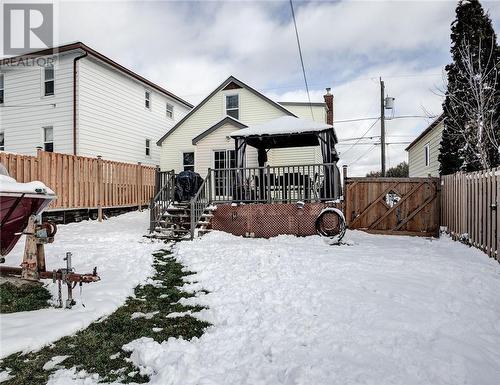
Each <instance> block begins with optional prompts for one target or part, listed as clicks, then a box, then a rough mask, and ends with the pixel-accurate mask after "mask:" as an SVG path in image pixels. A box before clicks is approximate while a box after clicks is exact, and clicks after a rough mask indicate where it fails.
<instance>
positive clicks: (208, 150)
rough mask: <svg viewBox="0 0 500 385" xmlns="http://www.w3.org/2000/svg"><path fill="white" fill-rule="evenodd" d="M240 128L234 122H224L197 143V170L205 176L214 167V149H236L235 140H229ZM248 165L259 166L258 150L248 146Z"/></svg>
mask: <svg viewBox="0 0 500 385" xmlns="http://www.w3.org/2000/svg"><path fill="white" fill-rule="evenodd" d="M237 129H238V128H237V127H235V126H233V125H232V124H224V125H223V126H221V127H219V128H218V129H217V130H215V131H214V132H212V133H211V134H210V135H207V136H206V137H204V138H203V139H202V140H200V141H199V142H198V143H196V152H195V164H196V166H195V171H196V172H197V173H199V174H200V175H202V176H203V177H205V175H206V174H207V170H208V169H209V168H214V151H217V150H234V140H233V139H230V140H227V137H228V136H229V134H231V132H233V131H236V130H237ZM246 165H247V167H258V165H259V163H258V161H257V150H256V149H255V148H253V147H250V146H248V147H247V150H246Z"/></svg>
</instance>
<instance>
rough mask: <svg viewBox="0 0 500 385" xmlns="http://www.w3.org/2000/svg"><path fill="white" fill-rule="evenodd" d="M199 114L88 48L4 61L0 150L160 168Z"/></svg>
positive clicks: (0, 84)
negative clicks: (164, 144)
mask: <svg viewBox="0 0 500 385" xmlns="http://www.w3.org/2000/svg"><path fill="white" fill-rule="evenodd" d="M192 107H193V106H192V105H191V104H189V103H188V102H186V101H185V100H183V99H181V98H180V97H178V96H176V95H174V94H173V93H171V92H169V91H167V90H165V89H164V88H162V87H160V86H158V85H156V84H154V83H152V82H151V81H149V80H147V79H145V78H143V77H142V76H140V75H138V74H136V73H134V72H132V71H131V70H129V69H127V68H125V67H123V66H122V65H120V64H118V63H116V62H115V61H113V60H111V59H109V58H108V57H106V56H104V55H102V54H101V53H99V52H97V51H95V50H93V49H92V48H90V47H88V46H86V45H85V44H82V43H72V44H67V45H63V46H60V47H57V48H51V49H47V50H43V51H38V52H34V53H30V54H27V55H22V56H17V57H14V58H9V59H3V60H1V61H0V150H3V151H8V152H14V153H20V154H28V155H34V154H35V153H36V147H37V146H42V147H43V148H44V149H45V150H46V151H54V152H60V153H66V154H74V155H82V156H92V157H95V156H97V155H101V156H102V157H103V158H104V159H110V160H115V161H123V162H129V163H136V162H142V163H144V164H159V161H160V148H159V147H157V145H156V142H157V141H158V139H159V138H160V137H161V136H162V135H163V134H164V133H165V131H168V130H169V129H170V128H172V127H173V126H174V125H175V124H176V122H178V121H179V120H181V119H182V118H183V117H184V116H185V115H186V113H187V112H188V111H190V110H191V108H192Z"/></svg>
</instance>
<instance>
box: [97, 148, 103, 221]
mask: <svg viewBox="0 0 500 385" xmlns="http://www.w3.org/2000/svg"><path fill="white" fill-rule="evenodd" d="M103 182H104V175H103V168H102V156H101V155H97V219H98V221H99V222H102V191H103Z"/></svg>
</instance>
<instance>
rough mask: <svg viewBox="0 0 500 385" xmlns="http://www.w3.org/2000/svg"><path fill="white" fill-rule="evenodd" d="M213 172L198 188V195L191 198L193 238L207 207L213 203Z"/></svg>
mask: <svg viewBox="0 0 500 385" xmlns="http://www.w3.org/2000/svg"><path fill="white" fill-rule="evenodd" d="M211 181H212V174H211V173H210V172H209V173H208V175H207V177H206V178H205V180H204V181H203V183H202V185H201V186H200V188H199V189H198V192H197V193H196V195H195V196H194V197H193V198H192V199H191V202H190V205H191V239H192V238H194V235H195V234H194V233H195V229H196V226H197V224H198V222H199V221H200V219H201V217H202V216H203V213H204V212H205V209H206V208H207V207H208V206H209V205H210V204H211V203H212V194H211V186H212V183H211Z"/></svg>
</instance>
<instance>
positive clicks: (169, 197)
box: [149, 170, 175, 233]
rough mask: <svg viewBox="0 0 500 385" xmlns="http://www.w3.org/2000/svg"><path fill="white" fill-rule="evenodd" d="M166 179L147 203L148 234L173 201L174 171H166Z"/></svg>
mask: <svg viewBox="0 0 500 385" xmlns="http://www.w3.org/2000/svg"><path fill="white" fill-rule="evenodd" d="M166 179H167V180H166V183H165V184H164V185H163V186H161V187H160V189H159V190H158V192H157V193H156V195H155V196H154V197H153V198H152V199H151V201H150V203H149V233H152V232H153V231H154V230H155V228H156V227H157V225H158V222H159V221H160V219H161V216H162V215H163V213H164V212H165V211H166V209H167V208H168V207H169V206H170V205H171V204H172V203H173V201H174V189H175V171H174V170H171V171H167V178H166ZM165 198H166V200H165Z"/></svg>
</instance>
